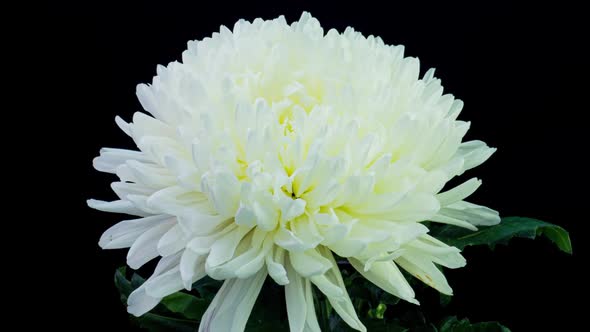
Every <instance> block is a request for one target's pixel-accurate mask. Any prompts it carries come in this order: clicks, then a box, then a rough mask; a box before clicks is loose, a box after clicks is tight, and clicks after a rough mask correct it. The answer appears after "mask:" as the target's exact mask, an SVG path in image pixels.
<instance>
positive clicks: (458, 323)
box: [439, 316, 510, 332]
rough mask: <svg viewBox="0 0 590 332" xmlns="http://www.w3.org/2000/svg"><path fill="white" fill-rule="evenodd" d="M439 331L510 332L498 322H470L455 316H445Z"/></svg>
mask: <svg viewBox="0 0 590 332" xmlns="http://www.w3.org/2000/svg"><path fill="white" fill-rule="evenodd" d="M439 331H440V332H510V329H508V328H507V327H505V326H503V325H502V324H500V323H498V322H482V323H473V324H472V323H471V322H469V319H467V318H465V319H462V320H459V319H457V317H455V316H453V317H447V318H446V319H444V320H443V321H442V322H441V324H440V328H439Z"/></svg>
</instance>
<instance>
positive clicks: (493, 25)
mask: <svg viewBox="0 0 590 332" xmlns="http://www.w3.org/2000/svg"><path fill="white" fill-rule="evenodd" d="M303 10H308V11H310V12H311V13H312V15H314V16H316V17H317V18H318V19H319V20H320V22H321V24H322V26H323V27H324V28H325V30H326V31H327V30H328V29H329V28H336V29H338V30H339V31H343V29H344V28H345V27H346V26H349V25H350V26H353V27H354V28H355V29H356V30H358V31H361V32H363V33H364V34H365V35H369V34H373V35H378V36H381V37H382V38H383V40H384V41H385V42H386V43H388V44H404V45H405V46H406V54H407V55H409V56H417V57H419V58H420V61H421V67H422V72H424V71H425V70H426V69H427V68H430V67H436V69H437V72H436V73H437V77H440V78H441V79H442V81H443V85H444V86H445V91H447V92H450V93H453V94H454V95H455V96H457V97H458V98H460V99H462V100H464V101H465V108H464V111H463V113H462V115H461V117H460V118H461V119H463V120H469V121H471V122H472V126H471V130H470V132H469V133H468V137H467V138H469V139H481V140H484V141H486V142H487V143H488V144H489V145H491V146H495V147H497V148H498V151H497V152H496V154H495V155H494V156H493V157H492V158H491V159H490V160H489V161H488V162H486V163H485V164H484V165H482V166H480V167H477V168H476V169H474V170H472V171H470V172H469V175H470V176H477V177H479V178H481V179H483V182H484V185H483V186H482V187H481V188H480V189H479V191H478V192H477V193H476V194H475V195H474V197H473V199H472V201H474V202H476V203H480V204H483V205H487V206H490V207H492V208H494V209H497V210H499V211H500V212H501V214H502V215H504V216H511V215H522V216H529V217H536V218H539V219H543V220H546V221H549V222H553V223H556V224H559V225H561V226H563V227H565V228H567V229H568V230H569V231H570V234H571V237H572V242H573V246H574V255H573V256H570V255H567V254H564V253H561V252H559V251H558V250H557V249H556V248H555V247H554V246H552V245H551V244H550V242H549V241H546V240H544V239H542V240H537V241H530V240H514V241H513V242H511V245H510V246H509V247H503V246H501V247H498V248H497V249H496V250H495V251H493V252H492V251H490V250H488V249H485V248H470V249H467V250H466V251H465V253H464V254H465V256H466V258H467V260H468V265H467V267H465V268H463V269H460V270H454V271H448V272H447V276H448V278H449V280H450V283H451V285H452V286H453V288H454V292H455V296H454V299H453V304H452V305H451V306H450V307H449V308H447V309H444V312H441V309H439V308H438V307H437V306H436V305H435V303H434V302H433V301H425V302H424V301H423V303H424V304H423V305H424V307H425V308H424V309H425V310H426V311H430V312H434V313H435V314H445V313H449V314H454V315H458V316H460V317H469V318H470V319H471V320H472V321H486V320H499V321H501V322H502V323H504V324H505V325H507V326H508V327H510V328H512V330H513V331H538V330H542V331H577V330H580V329H579V328H578V327H577V323H578V321H579V320H580V318H583V317H580V316H581V315H582V308H583V307H584V304H576V303H575V301H577V300H578V298H580V297H581V298H580V300H581V301H585V296H584V297H583V296H582V295H581V292H582V291H585V290H586V289H587V281H586V280H587V274H584V273H583V271H582V270H581V262H582V260H583V258H582V257H583V256H582V246H585V243H583V242H582V241H583V240H584V233H583V229H585V228H586V224H587V223H588V222H589V221H588V220H586V219H587V216H586V215H585V214H583V213H582V211H583V210H584V208H585V206H584V205H585V203H586V201H587V198H586V194H585V193H584V186H583V184H582V183H583V182H584V181H586V180H587V179H586V177H587V175H586V174H587V173H585V172H584V171H585V169H586V165H585V164H584V162H583V161H582V157H583V156H584V155H585V154H586V152H587V148H586V147H585V146H583V144H582V143H585V142H584V139H585V134H584V132H583V128H585V127H586V124H585V121H584V120H583V119H584V117H583V116H584V115H583V113H584V112H586V111H587V108H588V107H587V104H585V106H580V105H578V104H577V103H576V102H575V99H576V97H578V96H575V95H574V94H573V90H572V89H573V83H572V81H571V80H570V77H572V76H573V75H574V74H575V70H577V68H576V67H575V66H571V65H572V61H573V60H572V59H573V57H574V55H575V54H574V53H575V52H574V51H573V49H574V47H573V46H574V44H576V43H579V42H581V41H582V39H581V38H580V37H577V36H576V31H577V30H576V29H574V25H573V24H570V23H575V20H573V19H570V13H568V8H566V7H565V6H563V7H562V8H557V7H555V6H552V7H545V8H539V7H536V6H530V7H520V8H517V7H516V6H513V5H503V4H500V3H497V2H493V3H490V4H488V5H479V6H474V5H468V6H466V5H452V6H451V5H444V6H443V5H438V6H432V5H426V4H423V5H422V4H421V5H415V6H409V5H401V4H398V3H397V2H394V1H390V2H388V3H387V5H375V4H368V3H365V2H360V3H356V4H350V5H346V4H344V2H341V3H338V4H329V5H328V4H321V5H320V4H311V3H309V4H305V3H301V2H298V3H297V4H296V5H290V4H285V3H279V2H277V3H274V4H271V5H269V4H264V5H263V4H254V3H247V4H246V3H241V4H240V5H236V4H232V3H228V2H221V1H219V2H217V3H206V4H196V3H195V4H193V5H186V4H175V5H172V4H171V3H168V2H166V3H160V4H159V5H154V4H146V3H144V4H139V5H135V6H129V7H127V8H123V7H122V6H121V5H118V6H106V5H104V6H98V5H97V6H94V7H88V8H85V9H81V10H80V11H76V12H75V13H74V12H73V11H71V10H69V8H62V9H60V10H58V11H55V12H54V13H52V15H51V16H50V17H49V22H48V23H47V24H46V25H45V26H44V27H43V28H41V29H42V30H45V29H47V28H48V30H46V31H45V32H47V33H48V37H49V38H48V39H47V43H46V44H43V51H44V53H45V54H46V55H49V56H48V57H46V58H44V59H43V61H47V62H48V63H49V64H50V65H51V67H52V68H54V69H55V72H54V73H52V74H51V77H50V78H51V79H48V80H47V81H46V82H45V83H44V84H45V87H47V88H49V89H53V90H55V94H56V96H57V98H58V104H57V105H56V108H55V110H54V111H52V112H51V113H49V112H48V110H46V109H37V110H36V111H37V112H38V114H40V115H41V117H40V118H41V119H42V122H43V123H41V124H39V125H40V126H42V127H43V128H44V130H46V131H47V132H48V135H47V136H46V137H47V138H48V139H49V138H50V139H51V140H52V142H51V144H50V145H48V146H47V148H46V149H42V151H41V152H40V155H39V158H42V159H43V160H44V161H46V162H47V163H48V164H49V171H55V172H53V173H49V174H55V175H51V176H48V177H49V179H48V180H49V182H48V187H49V188H52V187H53V186H59V190H63V189H65V191H66V192H68V193H69V195H70V196H66V197H59V198H58V197H52V196H53V195H57V194H52V192H55V191H54V190H47V188H45V190H46V192H47V193H48V194H47V196H48V197H49V200H50V201H51V200H56V201H59V206H60V208H59V211H54V212H55V213H60V214H62V215H65V217H62V218H61V220H60V222H59V225H60V226H59V230H58V233H59V234H58V235H57V236H58V237H59V238H60V239H61V238H63V239H67V240H60V241H55V242H54V243H53V244H52V245H51V246H50V247H47V248H46V252H44V254H45V255H46V257H48V261H50V262H51V263H49V264H51V265H49V267H48V268H47V269H46V271H48V272H49V273H47V274H48V275H49V276H51V277H52V279H51V280H52V283H51V287H48V289H49V292H50V294H51V296H47V297H43V300H41V303H40V305H42V306H43V307H45V308H49V309H57V310H58V311H60V312H61V314H58V315H51V317H50V318H48V319H47V320H46V321H45V322H44V323H45V324H49V325H53V324H56V326H60V327H61V328H62V329H70V328H73V329H76V328H78V329H79V330H85V329H86V328H84V327H92V328H97V329H98V330H126V329H131V327H130V326H129V324H128V323H127V314H126V311H125V308H124V307H123V305H121V303H120V301H119V298H118V294H117V292H116V290H115V288H114V286H113V282H112V279H113V273H114V270H115V268H116V267H118V266H121V265H123V264H124V263H125V254H126V251H125V250H116V251H102V250H100V248H99V247H98V245H97V242H98V239H99V237H100V234H101V233H102V231H104V230H106V229H107V228H108V227H109V226H110V225H112V224H114V223H115V222H116V221H118V220H119V219H121V217H119V216H116V215H111V214H107V213H100V212H97V211H92V210H90V209H89V208H87V207H86V205H85V200H86V199H87V198H99V199H109V198H114V194H112V193H111V192H110V189H109V183H110V182H112V181H114V178H113V177H111V176H109V175H105V174H102V173H98V172H96V171H94V170H93V169H92V166H91V164H92V158H93V157H94V156H95V155H97V153H98V150H99V149H100V147H103V146H107V147H132V145H131V141H130V139H128V138H127V137H126V136H125V135H124V134H123V133H121V132H119V130H118V128H117V127H116V126H115V124H114V117H115V115H120V116H122V117H123V118H124V119H126V120H130V119H131V116H132V114H133V113H134V112H135V111H139V110H140V109H141V107H140V105H139V102H138V101H137V99H136V97H135V86H136V85H137V84H138V83H145V82H149V81H151V78H152V76H153V75H155V68H156V65H157V64H167V63H168V62H170V61H174V60H180V55H181V52H182V51H183V50H184V49H185V48H186V42H187V41H188V40H192V39H202V38H203V37H206V36H209V35H210V34H211V33H212V32H214V31H217V30H218V29H219V25H221V24H223V25H226V26H228V27H230V28H231V27H232V26H233V24H234V22H235V21H237V20H238V19H239V18H246V19H248V20H252V19H254V18H256V17H263V18H265V19H269V18H274V17H276V16H278V15H281V14H284V15H285V16H286V17H287V20H288V21H290V22H291V21H293V20H296V19H298V18H299V16H300V14H301V12H302V11H303ZM32 98H34V97H32ZM56 158H59V160H56ZM66 179H67V180H66ZM53 218H55V215H54V216H53ZM44 257H45V256H44ZM51 257H58V258H59V259H58V260H59V262H60V264H61V263H63V264H62V265H63V266H62V265H55V263H54V261H55V260H54V259H50V258H51ZM42 263H47V262H43V260H42V262H39V264H42ZM54 279H55V282H54V281H53V280H54ZM433 294H434V293H432V294H430V295H428V294H426V295H425V296H426V297H428V296H433ZM62 302H65V303H66V306H62V305H59V304H58V303H62ZM582 303H583V302H582ZM278 305H283V304H282V303H279V304H278Z"/></svg>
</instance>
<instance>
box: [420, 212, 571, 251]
mask: <svg viewBox="0 0 590 332" xmlns="http://www.w3.org/2000/svg"><path fill="white" fill-rule="evenodd" d="M431 234H432V235H433V236H434V237H436V238H438V239H439V240H441V241H443V242H445V243H447V244H448V245H451V246H455V247H457V248H459V249H463V248H465V247H467V246H475V245H488V246H489V247H490V248H492V249H494V247H495V246H496V245H497V244H507V243H508V241H509V240H510V239H512V238H515V237H521V238H529V239H534V238H536V237H538V236H541V235H544V236H545V237H547V238H548V239H549V240H551V241H552V242H553V243H555V245H556V246H557V247H558V248H559V249H561V250H562V251H564V252H567V253H568V254H571V253H572V243H571V242H570V237H569V234H568V232H567V231H566V230H565V229H563V228H562V227H560V226H557V225H554V224H550V223H548V222H544V221H541V220H537V219H533V218H523V217H507V218H503V219H502V222H501V223H499V224H498V225H494V226H489V227H480V229H479V230H478V231H476V232H472V231H469V230H466V229H463V228H459V227H456V226H452V225H445V226H440V227H436V228H435V227H433V229H432V232H431Z"/></svg>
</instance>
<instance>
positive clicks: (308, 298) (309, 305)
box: [285, 263, 321, 332]
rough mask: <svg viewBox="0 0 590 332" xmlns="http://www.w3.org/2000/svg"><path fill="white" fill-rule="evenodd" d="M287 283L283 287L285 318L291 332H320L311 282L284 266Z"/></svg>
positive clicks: (288, 266) (289, 266)
mask: <svg viewBox="0 0 590 332" xmlns="http://www.w3.org/2000/svg"><path fill="white" fill-rule="evenodd" d="M286 269H287V276H288V278H289V283H288V284H286V285H285V300H286V302H287V316H288V318H289V330H290V331H291V332H303V331H305V332H320V331H321V330H320V327H319V324H318V321H317V317H316V314H315V307H314V303H313V294H312V290H311V282H310V281H309V279H307V278H303V277H301V276H300V275H299V274H298V273H297V272H296V271H295V269H293V268H292V266H291V264H289V263H287V264H286Z"/></svg>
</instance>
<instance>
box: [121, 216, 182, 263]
mask: <svg viewBox="0 0 590 332" xmlns="http://www.w3.org/2000/svg"><path fill="white" fill-rule="evenodd" d="M173 225H174V221H168V222H163V223H161V224H159V225H157V226H155V227H152V228H151V229H150V230H148V231H147V232H145V233H143V234H142V235H140V236H139V237H138V238H137V240H135V242H134V243H133V245H132V246H131V248H130V249H129V252H128V253H127V265H129V266H130V267H131V268H132V269H139V268H140V267H142V266H143V264H145V263H147V262H149V261H151V260H152V259H154V258H156V257H158V241H159V240H160V238H161V237H162V235H164V234H165V233H166V232H167V231H168V230H169V229H170V228H172V226H173Z"/></svg>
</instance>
